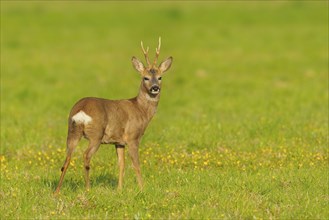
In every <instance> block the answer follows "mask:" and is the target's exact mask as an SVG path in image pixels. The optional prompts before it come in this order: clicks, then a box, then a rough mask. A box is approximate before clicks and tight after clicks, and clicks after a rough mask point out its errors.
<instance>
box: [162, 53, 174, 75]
mask: <svg viewBox="0 0 329 220" xmlns="http://www.w3.org/2000/svg"><path fill="white" fill-rule="evenodd" d="M172 60H173V59H172V57H169V58H167V59H166V60H165V61H163V62H162V63H161V64H160V65H159V70H160V71H161V73H164V72H166V71H167V70H169V68H170V66H171V63H172Z"/></svg>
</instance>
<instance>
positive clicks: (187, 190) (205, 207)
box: [0, 0, 329, 219]
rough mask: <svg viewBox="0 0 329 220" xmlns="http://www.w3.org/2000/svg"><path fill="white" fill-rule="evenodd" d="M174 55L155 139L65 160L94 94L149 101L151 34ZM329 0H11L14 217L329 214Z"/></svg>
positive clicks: (9, 198) (7, 87) (9, 159)
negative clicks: (77, 109)
mask: <svg viewBox="0 0 329 220" xmlns="http://www.w3.org/2000/svg"><path fill="white" fill-rule="evenodd" d="M159 36H161V38H162V48H161V53H160V58H159V60H164V59H165V58H166V57H169V56H173V58H174V61H173V65H172V67H171V69H170V70H169V71H168V72H167V73H166V74H165V75H164V76H163V80H162V81H163V85H162V94H161V100H160V104H159V107H158V110H157V114H156V116H155V117H154V118H153V120H152V122H151V124H150V125H149V127H148V129H147V130H146V133H145V135H144V137H143V140H142V143H141V145H140V149H139V152H140V160H141V163H142V164H141V169H142V175H143V179H144V182H145V187H144V189H143V191H140V190H139V188H138V186H137V183H136V179H135V173H134V171H133V168H132V166H131V163H130V159H129V156H128V155H126V156H127V160H126V161H127V164H126V173H125V178H124V187H123V190H122V191H121V192H119V191H117V189H116V188H117V181H118V165H117V158H116V153H115V148H114V146H112V145H103V146H101V148H100V149H99V151H98V152H97V153H96V154H95V155H94V157H93V158H92V161H91V171H90V172H91V190H90V191H88V192H87V191H86V190H85V187H84V178H83V159H82V154H83V152H84V150H85V149H86V148H87V143H88V142H87V141H86V140H83V141H81V142H80V143H79V145H78V147H77V149H76V151H75V152H74V155H73V158H72V161H71V165H70V167H69V169H68V172H67V174H66V176H65V179H64V183H63V187H62V190H61V194H60V195H59V196H57V197H54V196H53V194H52V192H53V191H54V189H55V187H56V184H57V183H58V180H59V176H60V173H61V171H60V169H61V167H62V165H63V162H64V159H65V150H66V145H65V141H66V134H67V117H68V114H69V111H70V109H71V107H72V106H73V104H74V103H75V102H76V101H77V100H79V99H80V98H82V97H86V96H94V97H103V98H108V99H124V98H131V97H134V96H135V95H137V92H138V89H139V84H140V76H139V74H138V73H137V72H136V71H135V70H134V69H133V67H132V64H131V57H132V56H137V57H138V58H139V59H140V60H143V61H144V57H143V54H142V51H141V48H140V41H141V40H143V42H144V45H145V46H150V55H152V56H153V54H152V53H153V52H154V53H155V47H156V46H157V43H158V37H159ZM328 153H329V151H328V2H327V1H267V2H262V1H232V2H230V1H218V2H216V1H214V2H198V1H191V2H189V1H186V2H185V1H182V2H166V1H163V2H152V1H142V2H130V1H127V2H112V1H71V2H65V1H48V2H47V1H21V2H20V1H3V0H2V1H1V149H0V161H1V172H0V173H1V181H0V218H1V219H328V218H329V211H328V210H329V204H328V203H329V188H328V187H329V184H328V181H329V173H328V170H329V169H328V168H329V166H328V165H329V164H328V162H329V161H328Z"/></svg>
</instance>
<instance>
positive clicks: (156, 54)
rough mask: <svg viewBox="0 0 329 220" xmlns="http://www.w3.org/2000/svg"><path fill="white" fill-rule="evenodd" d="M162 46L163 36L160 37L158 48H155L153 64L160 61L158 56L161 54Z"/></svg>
mask: <svg viewBox="0 0 329 220" xmlns="http://www.w3.org/2000/svg"><path fill="white" fill-rule="evenodd" d="M160 47H161V37H159V45H158V47H157V48H155V59H154V62H153V66H154V65H155V64H156V63H157V61H158V57H159V54H160Z"/></svg>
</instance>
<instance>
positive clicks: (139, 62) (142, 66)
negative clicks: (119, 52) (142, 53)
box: [131, 57, 145, 73]
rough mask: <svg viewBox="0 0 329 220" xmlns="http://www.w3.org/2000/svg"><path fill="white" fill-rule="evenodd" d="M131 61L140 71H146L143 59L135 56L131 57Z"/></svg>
mask: <svg viewBox="0 0 329 220" xmlns="http://www.w3.org/2000/svg"><path fill="white" fill-rule="evenodd" d="M131 62H132V63H133V66H134V68H135V69H136V70H137V71H138V72H140V73H143V72H144V70H145V67H144V64H143V63H142V62H141V61H139V60H138V59H137V58H136V57H133V58H132V59H131Z"/></svg>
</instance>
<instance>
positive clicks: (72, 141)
mask: <svg viewBox="0 0 329 220" xmlns="http://www.w3.org/2000/svg"><path fill="white" fill-rule="evenodd" d="M82 135H83V129H82V127H81V126H78V125H75V124H71V125H70V126H69V131H68V135H67V140H66V145H67V149H66V159H65V162H64V165H63V167H62V169H61V171H62V174H61V177H60V179H59V183H58V186H57V188H56V190H55V192H54V194H58V193H59V191H60V188H61V186H62V184H63V179H64V176H65V174H66V171H67V168H68V167H69V165H70V161H71V157H72V153H73V151H74V149H75V147H76V146H77V145H78V143H79V141H80V140H81V137H82Z"/></svg>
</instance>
